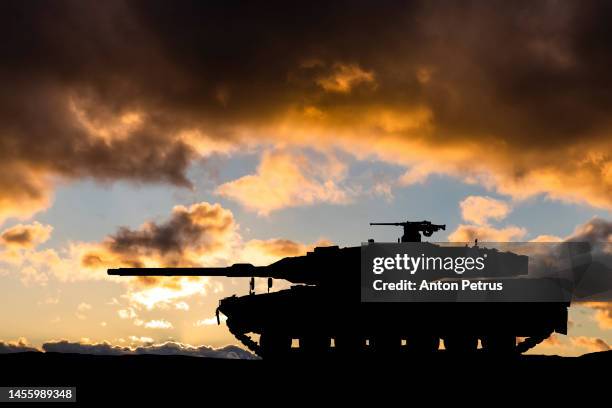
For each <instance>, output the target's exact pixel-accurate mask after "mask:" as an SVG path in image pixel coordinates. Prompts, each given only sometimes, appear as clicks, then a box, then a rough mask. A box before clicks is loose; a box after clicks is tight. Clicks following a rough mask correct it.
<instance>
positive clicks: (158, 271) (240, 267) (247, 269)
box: [108, 264, 276, 278]
mask: <svg viewBox="0 0 612 408" xmlns="http://www.w3.org/2000/svg"><path fill="white" fill-rule="evenodd" d="M274 272H275V271H271V270H270V268H268V267H265V266H253V265H251V264H234V265H232V266H228V267H217V268H215V267H212V268H203V267H193V268H116V269H109V270H108V274H109V275H116V276H226V277H230V278H251V277H255V278H259V277H262V278H268V277H272V278H274V277H276V276H270V275H275V273H274Z"/></svg>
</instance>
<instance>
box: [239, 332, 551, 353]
mask: <svg viewBox="0 0 612 408" xmlns="http://www.w3.org/2000/svg"><path fill="white" fill-rule="evenodd" d="M230 332H231V333H232V334H233V335H234V337H236V339H238V340H239V341H240V342H241V343H242V344H244V346H245V347H246V348H248V349H249V350H250V351H251V352H253V353H255V354H257V355H258V356H260V357H261V347H260V346H259V344H258V343H257V342H256V341H255V340H253V339H252V338H251V337H249V336H248V335H247V334H245V333H241V332H238V331H235V330H232V328H231V327H230ZM551 334H552V332H548V333H545V334H541V335H539V336H532V337H526V338H525V339H523V341H521V342H520V343H518V344H517V345H516V348H515V352H516V354H518V355H520V354H523V353H525V352H527V351H529V350H531V349H532V348H534V347H535V346H537V345H538V344H540V343H542V342H543V341H544V340H546V339H547V338H548V337H549V336H550V335H551Z"/></svg>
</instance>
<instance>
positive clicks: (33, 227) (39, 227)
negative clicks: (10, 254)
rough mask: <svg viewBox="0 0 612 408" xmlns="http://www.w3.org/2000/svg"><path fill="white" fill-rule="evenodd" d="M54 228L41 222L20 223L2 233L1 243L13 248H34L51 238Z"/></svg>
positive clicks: (0, 235)
mask: <svg viewBox="0 0 612 408" xmlns="http://www.w3.org/2000/svg"><path fill="white" fill-rule="evenodd" d="M52 230H53V228H52V227H51V226H50V225H43V224H41V223H39V222H34V223H32V224H29V225H23V224H18V225H15V226H13V227H11V228H7V229H5V230H4V231H2V232H1V233H0V244H4V245H6V246H9V247H13V248H33V247H35V246H36V245H38V244H40V243H42V242H45V241H46V240H47V239H49V237H50V235H51V231H52Z"/></svg>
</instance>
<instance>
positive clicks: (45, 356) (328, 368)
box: [0, 351, 612, 407]
mask: <svg viewBox="0 0 612 408" xmlns="http://www.w3.org/2000/svg"><path fill="white" fill-rule="evenodd" d="M611 374H612V351H607V352H600V353H591V354H587V355H584V356H582V357H577V358H568V357H557V356H521V357H516V358H511V359H504V360H499V359H497V360H491V359H490V358H488V357H487V356H485V355H474V356H472V357H471V358H451V357H449V356H448V355H444V354H442V355H438V356H434V357H430V358H427V359H425V358H416V357H414V356H404V357H402V358H399V359H398V358H395V359H389V360H380V359H376V360H375V359H372V358H368V357H363V358H359V359H352V360H326V361H314V360H303V359H302V360H292V361H285V362H267V361H261V360H251V361H249V360H219V359H207V358H197V357H183V356H159V355H131V356H92V355H78V354H58V353H18V354H5V355H0V385H1V386H17V385H22V386H26V385H30V386H34V385H39V386H51V385H63V386H76V387H77V399H78V401H79V402H80V403H84V402H85V403H93V402H105V403H106V406H114V405H115V403H116V404H118V406H119V404H120V403H121V402H122V401H124V400H125V399H126V398H127V399H129V400H131V401H136V402H143V401H145V400H146V401H157V402H159V401H171V400H176V401H180V402H182V403H181V404H178V405H177V406H183V405H185V404H186V403H189V405H190V406H191V405H192V404H191V402H194V401H195V402H198V401H199V402H200V403H197V404H193V405H200V406H211V407H213V406H214V407H216V406H219V404H217V403H214V404H213V403H212V402H211V401H216V399H213V398H215V397H216V398H222V399H223V400H225V401H227V402H228V403H238V402H240V403H251V404H254V405H253V406H257V405H258V404H260V403H261V402H266V403H281V404H284V405H286V404H291V405H293V404H295V403H304V402H311V403H312V402H314V403H321V404H323V403H330V402H332V401H336V402H343V401H348V399H355V398H357V399H358V400H359V401H360V402H361V403H360V404H359V406H363V405H366V403H367V402H372V403H373V404H374V405H375V406H376V405H377V403H382V402H383V401H390V400H391V401H395V400H397V399H399V400H400V401H407V402H412V401H416V400H419V401H421V402H423V403H426V402H427V401H430V402H432V403H434V402H435V403H440V402H441V401H453V402H457V401H459V400H470V401H479V402H489V403H491V405H493V406H497V405H498V403H499V405H501V403H502V402H503V403H504V404H505V403H508V401H509V400H513V401H518V403H519V404H522V403H521V401H523V402H525V403H527V402H533V399H534V397H535V394H536V393H537V394H539V398H542V399H543V400H546V401H548V402H551V401H553V400H557V401H562V402H563V401H565V400H566V398H575V397H577V398H579V399H580V400H581V401H582V402H588V401H590V400H591V398H594V400H593V402H595V401H599V403H601V402H604V401H606V400H607V399H608V398H609V396H610V394H611V393H612V387H611V385H612V382H611V381H610V378H611ZM605 397H608V398H605ZM491 398H493V399H491ZM602 398H604V399H602ZM88 405H89V404H88ZM401 405H405V406H407V405H406V404H401ZM409 405H414V404H409ZM424 405H428V404H422V403H419V404H416V406H424ZM171 406H174V404H173V405H171ZM434 406H436V405H435V404H434Z"/></svg>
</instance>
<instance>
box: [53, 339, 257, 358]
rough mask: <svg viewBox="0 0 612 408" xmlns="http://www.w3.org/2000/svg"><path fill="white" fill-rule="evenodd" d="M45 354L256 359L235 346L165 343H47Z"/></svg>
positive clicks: (62, 341) (65, 341)
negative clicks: (134, 344) (129, 345)
mask: <svg viewBox="0 0 612 408" xmlns="http://www.w3.org/2000/svg"><path fill="white" fill-rule="evenodd" d="M42 348H43V350H44V351H46V352H54V353H78V354H93V355H106V356H108V355H110V356H121V355H133V354H155V355H174V356H191V357H208V358H231V359H257V357H256V356H255V355H253V354H251V353H249V352H248V351H246V350H243V349H241V348H240V347H237V346H225V347H222V348H218V349H215V348H212V347H209V346H198V347H194V346H190V345H188V344H182V343H176V342H171V341H169V342H166V343H161V344H149V345H145V346H140V347H136V348H130V347H121V346H116V345H111V344H110V343H92V344H90V343H80V342H69V341H67V340H61V341H56V342H47V343H44V344H43V345H42Z"/></svg>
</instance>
